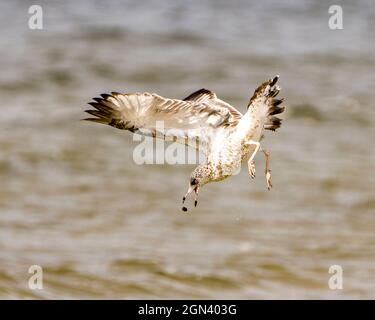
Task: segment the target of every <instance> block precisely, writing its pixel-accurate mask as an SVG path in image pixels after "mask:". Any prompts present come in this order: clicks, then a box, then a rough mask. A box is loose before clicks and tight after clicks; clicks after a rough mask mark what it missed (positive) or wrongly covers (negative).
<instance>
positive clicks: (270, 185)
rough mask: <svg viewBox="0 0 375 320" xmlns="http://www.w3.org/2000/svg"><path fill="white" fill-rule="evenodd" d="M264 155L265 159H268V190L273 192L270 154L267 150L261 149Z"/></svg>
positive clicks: (266, 171) (266, 172)
mask: <svg viewBox="0 0 375 320" xmlns="http://www.w3.org/2000/svg"><path fill="white" fill-rule="evenodd" d="M261 151H262V152H263V153H264V158H265V159H266V170H265V174H266V182H267V189H268V190H271V188H272V180H271V169H270V153H269V152H268V151H266V150H263V149H261Z"/></svg>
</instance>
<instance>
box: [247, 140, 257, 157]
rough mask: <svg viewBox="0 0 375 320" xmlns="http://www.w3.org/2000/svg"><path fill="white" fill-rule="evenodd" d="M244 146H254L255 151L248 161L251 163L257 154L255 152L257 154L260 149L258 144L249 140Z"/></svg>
mask: <svg viewBox="0 0 375 320" xmlns="http://www.w3.org/2000/svg"><path fill="white" fill-rule="evenodd" d="M246 144H253V145H255V149H254V151H253V154H252V155H251V157H250V159H249V161H253V159H254V157H255V155H256V154H257V152H258V150H259V148H260V142H258V141H253V140H249V141H247V142H246Z"/></svg>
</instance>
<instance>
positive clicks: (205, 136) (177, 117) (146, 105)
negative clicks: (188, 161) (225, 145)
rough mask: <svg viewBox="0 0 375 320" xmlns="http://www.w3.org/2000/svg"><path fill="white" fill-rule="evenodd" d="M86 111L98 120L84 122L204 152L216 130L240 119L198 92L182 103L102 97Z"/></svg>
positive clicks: (228, 107) (138, 95)
mask: <svg viewBox="0 0 375 320" xmlns="http://www.w3.org/2000/svg"><path fill="white" fill-rule="evenodd" d="M93 100H94V102H90V103H89V104H90V105H91V106H92V107H94V108H95V109H96V110H86V112H88V113H89V114H91V115H93V116H96V117H97V118H88V119H84V120H88V121H94V122H97V123H104V124H108V125H110V126H113V127H116V128H118V129H124V130H129V131H131V132H134V133H139V134H143V135H146V136H152V137H154V138H161V139H165V140H167V141H175V142H179V143H183V144H186V145H189V146H192V147H194V148H199V149H200V150H202V149H204V148H202V147H203V146H207V144H209V143H210V140H211V136H212V135H213V134H214V132H215V130H217V129H218V128H228V127H233V126H235V125H237V123H238V121H239V120H240V118H241V117H242V114H241V113H240V112H238V111H237V110H236V109H235V108H234V107H232V106H231V105H229V104H228V103H226V102H224V101H222V100H220V99H218V98H217V97H216V94H215V93H214V92H212V91H209V90H206V89H201V90H198V91H196V92H194V93H192V94H191V95H190V96H188V97H187V98H185V99H184V100H178V99H169V98H164V97H161V96H159V95H157V94H155V93H152V94H151V93H148V92H144V93H128V94H121V93H117V92H112V94H102V95H101V98H94V99H93Z"/></svg>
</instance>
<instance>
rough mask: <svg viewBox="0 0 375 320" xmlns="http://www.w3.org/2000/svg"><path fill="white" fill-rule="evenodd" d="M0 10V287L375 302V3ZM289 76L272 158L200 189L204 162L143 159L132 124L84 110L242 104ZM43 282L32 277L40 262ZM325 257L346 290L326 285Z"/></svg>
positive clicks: (11, 4)
mask: <svg viewBox="0 0 375 320" xmlns="http://www.w3.org/2000/svg"><path fill="white" fill-rule="evenodd" d="M337 2H339V3H340V4H341V5H342V6H343V10H344V29H343V30H336V31H333V30H330V29H329V28H328V18H329V15H328V4H326V3H325V2H318V1H307V0H305V1H287V2H283V4H281V3H279V1H264V2H263V1H262V2H259V1H258V2H253V3H252V2H251V1H233V2H228V1H189V2H187V1H186V2H185V1H184V2H182V1H163V2H162V3H159V4H156V3H155V2H151V1H150V2H148V1H143V2H138V1H121V2H120V1H114V0H113V1H106V2H104V1H103V2H99V1H90V2H89V1H64V2H59V1H40V4H41V5H42V7H43V9H44V29H43V30H34V31H33V30H30V29H28V27H27V19H28V18H29V14H28V7H29V5H30V3H29V2H28V1H7V2H5V1H3V2H1V4H0V12H1V15H2V16H1V19H0V26H1V30H2V32H1V33H0V61H1V72H0V97H1V102H0V108H1V115H0V297H1V298H7V299H9V298H37V299H39V298H41V299H48V298H241V299H250V298H255V299H263V298H265V299H269V298H277V299H280V298H303V299H310V298H333V299H342V298H375V249H374V248H375V234H374V230H375V192H374V183H375V174H374V171H375V151H374V138H375V130H374V124H375V112H374V107H375V106H374V101H375V99H374V98H375V97H374V83H375V72H374V66H375V54H374V53H375V42H374V41H373V40H374V35H373V31H374V21H375V7H374V6H373V3H372V1H364V0H362V1H355V2H353V1H352V2H349V1H337ZM275 74H280V76H281V80H280V82H281V85H282V88H283V89H282V95H283V96H284V97H286V99H287V100H286V103H287V107H288V109H287V112H286V113H285V115H284V118H285V120H284V123H283V126H282V128H281V129H280V130H279V131H278V132H277V133H275V134H273V133H267V135H266V139H265V140H264V147H265V148H266V149H268V150H269V151H271V168H272V174H273V182H274V188H273V190H272V191H271V192H268V191H267V190H266V188H265V181H264V177H263V170H264V163H263V158H262V156H261V155H258V156H257V158H256V164H257V169H258V172H257V177H256V179H255V180H251V179H250V178H249V176H248V174H247V169H246V168H245V167H244V170H242V172H241V173H240V174H239V175H237V176H234V177H232V178H231V179H228V180H226V181H225V182H223V183H217V184H210V185H207V186H206V187H204V188H203V190H202V191H201V195H200V204H199V206H198V207H197V208H196V209H195V210H192V211H190V213H189V214H184V213H182V211H181V205H180V201H181V196H182V195H183V193H184V192H185V191H186V187H187V184H188V179H189V175H190V172H191V171H192V170H193V168H194V166H192V165H175V166H172V165H164V166H162V165H145V166H139V165H136V164H135V163H134V161H133V149H134V147H135V146H136V145H137V143H136V142H134V141H132V136H131V134H130V133H128V132H123V131H120V130H115V129H113V128H110V127H105V126H98V125H95V124H90V123H83V122H80V121H79V119H81V118H82V117H84V114H83V110H84V109H85V106H86V103H87V101H89V100H90V99H91V97H93V96H97V95H98V94H100V93H103V92H108V91H122V92H133V91H150V92H157V93H159V94H160V95H163V96H169V97H176V98H182V97H185V96H187V95H188V94H189V93H191V92H192V91H194V90H197V89H199V88H202V87H206V88H209V89H211V90H214V91H216V92H217V94H218V96H219V97H220V98H222V99H224V100H227V101H229V102H230V103H232V104H233V105H234V106H236V107H237V108H238V109H239V110H241V111H244V110H245V106H246V104H247V101H248V98H249V96H250V95H251V94H252V91H253V90H254V89H255V87H256V86H257V85H258V84H259V83H260V82H262V81H264V80H265V79H268V78H270V77H271V76H273V75H275ZM34 264H37V265H40V266H42V267H43V271H44V288H43V290H30V289H29V288H28V285H27V284H28V278H29V276H30V274H28V269H29V267H30V265H34ZM331 265H340V266H342V268H343V272H344V289H343V290H338V291H332V290H330V289H329V288H328V284H327V283H328V279H329V276H330V274H329V273H328V268H329V267H330V266H331Z"/></svg>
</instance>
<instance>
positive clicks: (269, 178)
mask: <svg viewBox="0 0 375 320" xmlns="http://www.w3.org/2000/svg"><path fill="white" fill-rule="evenodd" d="M266 182H267V189H268V190H271V188H272V177H271V170H267V171H266Z"/></svg>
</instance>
